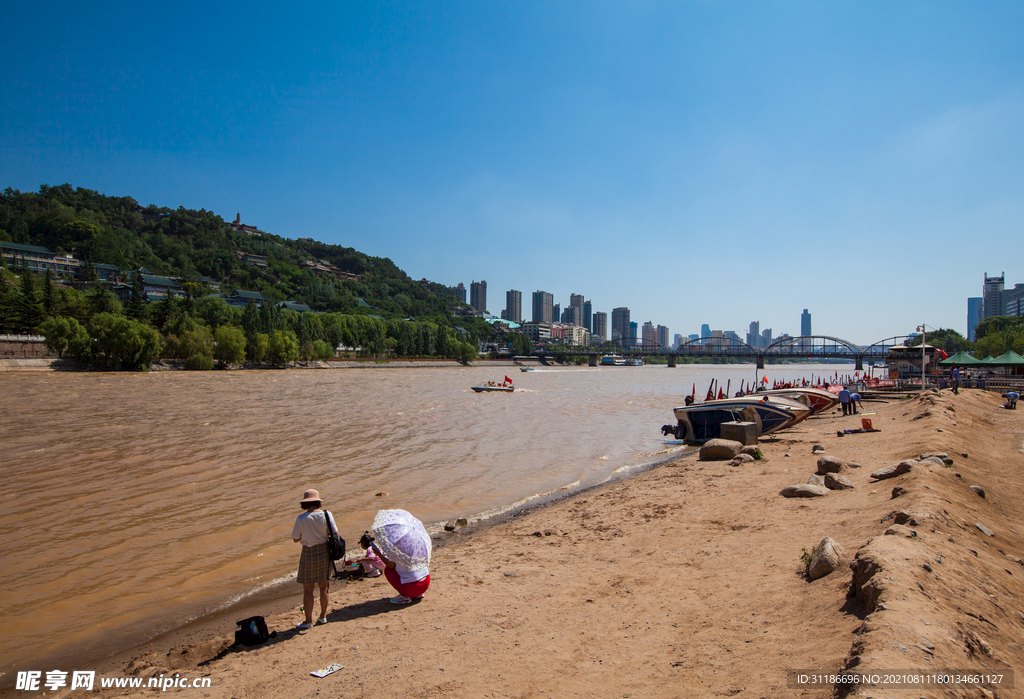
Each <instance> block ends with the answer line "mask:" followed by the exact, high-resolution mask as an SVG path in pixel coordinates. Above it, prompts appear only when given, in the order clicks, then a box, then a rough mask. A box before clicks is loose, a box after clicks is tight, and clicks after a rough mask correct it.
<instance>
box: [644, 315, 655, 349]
mask: <svg viewBox="0 0 1024 699" xmlns="http://www.w3.org/2000/svg"><path fill="white" fill-rule="evenodd" d="M640 339H641V340H642V341H643V343H644V347H654V345H656V344H658V331H657V330H655V328H654V323H652V322H651V321H647V322H646V323H644V327H643V328H642V329H641V330H640Z"/></svg>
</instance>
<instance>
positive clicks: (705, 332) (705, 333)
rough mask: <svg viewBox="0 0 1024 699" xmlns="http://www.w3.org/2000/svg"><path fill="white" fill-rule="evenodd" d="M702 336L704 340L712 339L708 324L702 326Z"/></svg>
mask: <svg viewBox="0 0 1024 699" xmlns="http://www.w3.org/2000/svg"><path fill="white" fill-rule="evenodd" d="M700 336H701V337H702V338H704V337H711V326H710V325H708V324H707V323H704V325H702V326H700Z"/></svg>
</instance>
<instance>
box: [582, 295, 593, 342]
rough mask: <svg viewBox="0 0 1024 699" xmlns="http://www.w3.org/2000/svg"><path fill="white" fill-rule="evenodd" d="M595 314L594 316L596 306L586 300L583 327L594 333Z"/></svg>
mask: <svg viewBox="0 0 1024 699" xmlns="http://www.w3.org/2000/svg"><path fill="white" fill-rule="evenodd" d="M593 316H594V306H593V305H592V304H591V303H590V301H584V302H583V327H584V328H586V329H587V330H589V331H590V333H591V334H593V333H594V321H593Z"/></svg>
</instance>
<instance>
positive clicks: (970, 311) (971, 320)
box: [967, 296, 984, 342]
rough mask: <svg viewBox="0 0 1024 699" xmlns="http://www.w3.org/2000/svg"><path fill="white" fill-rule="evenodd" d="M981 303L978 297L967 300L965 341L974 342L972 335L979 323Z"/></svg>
mask: <svg viewBox="0 0 1024 699" xmlns="http://www.w3.org/2000/svg"><path fill="white" fill-rule="evenodd" d="M983 303H984V302H983V301H982V298H981V297H980V296H972V297H971V298H969V299H967V339H968V340H969V341H970V342H974V333H975V331H977V329H978V323H980V322H981V314H982V306H983Z"/></svg>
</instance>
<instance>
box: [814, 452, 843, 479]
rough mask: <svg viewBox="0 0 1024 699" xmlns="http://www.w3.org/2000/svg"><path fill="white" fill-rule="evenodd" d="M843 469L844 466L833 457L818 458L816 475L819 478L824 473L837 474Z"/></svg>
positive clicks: (839, 460)
mask: <svg viewBox="0 0 1024 699" xmlns="http://www.w3.org/2000/svg"><path fill="white" fill-rule="evenodd" d="M844 468H846V464H845V463H844V462H843V461H842V460H841V459H837V458H836V457H834V456H821V457H818V471H817V473H818V475H819V476H824V475H825V474H826V473H839V472H840V471H842V470H843V469H844Z"/></svg>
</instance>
